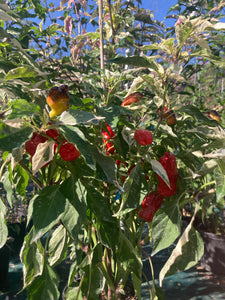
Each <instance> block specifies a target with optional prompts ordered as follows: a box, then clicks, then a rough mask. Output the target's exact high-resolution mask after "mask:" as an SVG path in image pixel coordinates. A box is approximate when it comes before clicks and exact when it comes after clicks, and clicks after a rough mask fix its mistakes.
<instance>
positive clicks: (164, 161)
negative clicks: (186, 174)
mask: <svg viewBox="0 0 225 300" xmlns="http://www.w3.org/2000/svg"><path fill="white" fill-rule="evenodd" d="M159 162H160V163H161V165H162V166H163V168H164V169H165V170H166V173H167V176H168V179H169V182H170V187H169V186H168V185H167V184H166V182H165V181H164V180H163V179H162V178H161V177H160V176H159V175H158V174H157V177H158V181H159V184H158V189H157V190H158V192H159V193H160V194H161V195H163V196H167V197H170V196H172V195H174V194H176V192H177V179H178V170H177V163H176V158H175V156H174V155H173V154H170V153H169V152H165V153H164V155H163V156H162V157H160V159H159Z"/></svg>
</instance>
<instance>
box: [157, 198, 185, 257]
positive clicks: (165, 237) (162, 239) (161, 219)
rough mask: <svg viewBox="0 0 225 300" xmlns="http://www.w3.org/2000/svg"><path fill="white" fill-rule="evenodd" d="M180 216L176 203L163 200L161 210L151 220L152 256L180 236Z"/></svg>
mask: <svg viewBox="0 0 225 300" xmlns="http://www.w3.org/2000/svg"><path fill="white" fill-rule="evenodd" d="M180 232H181V216H180V211H179V205H178V203H177V201H174V200H173V201H168V200H164V202H163V206H162V208H161V209H160V210H159V211H158V212H157V213H156V215H155V216H154V218H153V225H152V237H153V248H152V255H154V254H156V253H157V252H159V251H161V250H163V249H165V248H168V247H169V246H170V245H171V244H172V243H173V242H174V241H175V240H176V238H177V237H178V236H179V235H180Z"/></svg>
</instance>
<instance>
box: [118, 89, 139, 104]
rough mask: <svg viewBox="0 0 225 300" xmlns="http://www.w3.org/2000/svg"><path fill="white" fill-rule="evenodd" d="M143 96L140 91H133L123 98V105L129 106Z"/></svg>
mask: <svg viewBox="0 0 225 300" xmlns="http://www.w3.org/2000/svg"><path fill="white" fill-rule="evenodd" d="M142 97H143V95H142V94H141V93H139V92H135V93H132V94H130V95H129V96H127V97H126V98H125V99H124V100H123V102H122V104H121V106H128V105H131V104H132V103H136V102H138V101H140V100H141V99H142Z"/></svg>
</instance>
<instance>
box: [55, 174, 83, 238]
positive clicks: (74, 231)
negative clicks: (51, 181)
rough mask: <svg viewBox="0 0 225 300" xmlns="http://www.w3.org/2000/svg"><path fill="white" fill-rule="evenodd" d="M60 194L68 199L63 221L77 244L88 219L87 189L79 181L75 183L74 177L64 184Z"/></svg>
mask: <svg viewBox="0 0 225 300" xmlns="http://www.w3.org/2000/svg"><path fill="white" fill-rule="evenodd" d="M60 192H61V193H62V194H63V195H64V197H65V198H66V205H65V208H64V213H63V215H62V217H61V220H62V222H63V225H64V226H65V227H66V229H67V231H68V232H70V234H71V235H72V236H73V238H74V240H75V242H77V238H78V234H79V232H80V228H81V227H82V224H83V222H84V220H85V218H86V211H87V203H86V189H85V187H84V186H83V185H82V184H81V182H80V181H79V180H78V181H76V182H75V181H74V179H73V177H70V178H68V179H66V180H65V181H64V182H63V183H62V185H61V187H60Z"/></svg>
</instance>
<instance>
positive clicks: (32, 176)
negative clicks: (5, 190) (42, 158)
mask: <svg viewBox="0 0 225 300" xmlns="http://www.w3.org/2000/svg"><path fill="white" fill-rule="evenodd" d="M19 164H20V166H21V167H22V168H23V169H24V170H25V171H26V172H27V173H28V175H29V176H30V178H31V179H32V181H33V182H34V183H35V184H36V185H37V186H38V187H39V189H40V190H42V189H43V186H42V183H41V182H40V180H38V179H37V177H35V176H34V175H33V173H32V172H31V170H30V169H29V168H28V167H27V165H26V164H25V163H24V161H22V160H21V161H20V162H19Z"/></svg>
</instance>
